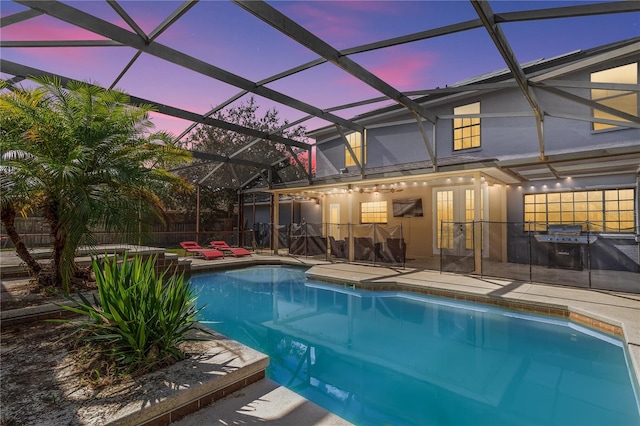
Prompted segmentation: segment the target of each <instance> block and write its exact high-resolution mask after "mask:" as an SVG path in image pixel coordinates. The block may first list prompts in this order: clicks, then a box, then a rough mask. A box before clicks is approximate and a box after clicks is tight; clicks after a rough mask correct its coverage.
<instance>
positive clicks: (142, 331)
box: [64, 255, 202, 374]
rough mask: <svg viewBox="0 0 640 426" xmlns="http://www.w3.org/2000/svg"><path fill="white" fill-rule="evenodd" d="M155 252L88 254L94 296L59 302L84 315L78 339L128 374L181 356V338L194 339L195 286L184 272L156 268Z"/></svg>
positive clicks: (196, 311) (154, 366) (195, 316)
mask: <svg viewBox="0 0 640 426" xmlns="http://www.w3.org/2000/svg"><path fill="white" fill-rule="evenodd" d="M155 260H156V258H155V256H153V257H149V258H147V259H142V258H141V257H139V256H136V257H134V258H133V259H128V258H127V256H126V255H125V257H124V259H123V260H122V262H121V263H120V262H118V261H117V259H116V258H115V257H111V258H109V257H105V259H104V264H103V265H102V264H100V262H99V261H98V260H96V259H94V260H93V271H94V273H95V275H96V283H97V286H98V296H99V297H96V296H95V295H94V296H93V300H92V301H89V300H88V298H87V297H85V296H82V295H79V296H78V299H77V300H76V299H73V298H71V297H68V299H69V300H72V301H73V303H72V304H71V305H69V306H65V307H64V308H65V309H66V310H68V311H71V312H75V313H77V314H80V315H83V316H85V317H89V319H90V320H89V321H83V322H80V323H79V328H80V331H82V333H79V335H80V336H81V338H82V339H87V340H88V341H90V342H91V343H93V344H95V345H96V350H99V351H100V352H101V353H103V354H106V356H107V357H108V358H109V360H110V361H112V362H114V363H115V364H116V365H117V366H118V368H119V370H120V371H125V372H127V373H130V374H135V373H139V372H145V371H150V370H153V369H155V368H157V367H160V366H163V365H167V364H171V363H173V362H175V361H177V360H180V359H183V358H184V354H183V353H182V352H181V351H180V348H179V346H180V344H181V343H183V342H186V341H189V340H198V339H197V338H195V337H193V334H192V333H191V332H192V331H193V330H195V329H196V328H197V316H198V314H199V312H200V310H201V309H202V308H197V307H196V295H195V292H194V290H193V289H192V288H191V287H190V286H189V284H188V282H186V281H185V279H184V274H168V271H165V272H162V273H157V272H156V270H155Z"/></svg>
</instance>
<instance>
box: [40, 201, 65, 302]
mask: <svg viewBox="0 0 640 426" xmlns="http://www.w3.org/2000/svg"><path fill="white" fill-rule="evenodd" d="M44 217H45V219H47V221H48V222H49V233H50V235H51V238H52V239H53V252H52V253H51V274H52V275H53V280H54V281H53V285H54V286H56V287H61V288H62V289H63V290H64V291H65V292H66V293H69V283H68V282H66V283H65V280H64V278H63V276H62V269H61V267H60V266H61V264H62V261H63V259H62V255H63V253H64V246H65V243H66V235H65V234H64V232H63V230H62V229H61V227H60V218H59V217H58V202H57V200H54V199H47V201H46V203H45V207H44Z"/></svg>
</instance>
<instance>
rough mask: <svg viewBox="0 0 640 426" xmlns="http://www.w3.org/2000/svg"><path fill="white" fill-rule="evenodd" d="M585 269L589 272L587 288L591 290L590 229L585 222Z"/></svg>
mask: <svg viewBox="0 0 640 426" xmlns="http://www.w3.org/2000/svg"><path fill="white" fill-rule="evenodd" d="M587 268H588V272H589V288H591V227H590V226H589V221H588V220H587Z"/></svg>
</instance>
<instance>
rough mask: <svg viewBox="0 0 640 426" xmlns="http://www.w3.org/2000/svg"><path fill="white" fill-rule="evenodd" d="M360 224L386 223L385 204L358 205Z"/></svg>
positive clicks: (366, 203) (372, 202)
mask: <svg viewBox="0 0 640 426" xmlns="http://www.w3.org/2000/svg"><path fill="white" fill-rule="evenodd" d="M360 223H387V202H386V201H369V202H364V203H360Z"/></svg>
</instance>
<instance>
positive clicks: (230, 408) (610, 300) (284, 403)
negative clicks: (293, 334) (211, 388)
mask: <svg viewBox="0 0 640 426" xmlns="http://www.w3.org/2000/svg"><path fill="white" fill-rule="evenodd" d="M181 260H184V259H181ZM188 260H190V261H191V271H192V272H196V273H197V272H205V271H212V270H217V269H226V268H235V267H243V266H252V265H258V264H286V265H297V266H306V267H309V268H310V269H309V270H308V275H309V276H311V277H314V278H317V279H320V280H323V281H328V282H334V283H338V282H339V283H344V284H342V285H347V286H357V287H363V288H368V289H380V290H394V289H395V290H404V291H412V292H418V293H423V294H432V295H438V296H445V297H451V298H457V299H463V300H471V301H479V302H483V303H489V304H492V305H500V306H504V307H507V308H512V309H518V310H526V311H532V312H536V313H547V314H550V315H556V316H561V317H565V318H567V319H572V320H576V321H578V322H582V323H586V324H588V325H591V326H593V327H596V328H599V329H602V330H604V331H608V332H610V333H612V334H618V335H621V337H622V339H623V341H624V342H625V344H626V348H627V351H628V354H629V355H630V358H631V363H632V365H633V369H634V372H635V374H636V381H638V382H640V294H633V293H623V292H612V291H601V290H588V289H582V288H574V287H567V286H559V285H549V284H538V283H527V282H520V281H512V280H505V279H492V278H487V277H475V276H466V275H457V274H448V273H440V272H438V271H431V270H423V269H419V268H409V267H406V268H389V267H383V266H368V265H358V264H347V263H330V262H326V261H317V260H314V259H297V258H292V257H288V256H273V255H259V254H254V255H253V256H251V257H242V258H234V257H226V258H224V259H215V260H209V261H207V260H204V259H199V258H188ZM0 265H6V264H4V262H2V260H1V259H0ZM639 279H640V276H639ZM5 284H8V281H6V280H3V287H4V286H5ZM238 422H240V423H253V422H260V423H271V424H279V425H288V424H291V425H297V424H305V425H334V424H349V423H348V422H346V421H344V420H343V419H340V418H339V417H337V416H335V415H333V414H331V413H328V412H326V411H325V410H323V409H322V408H320V407H318V406H316V405H315V404H313V403H310V402H308V401H306V400H304V399H303V398H301V397H299V396H298V395H296V394H295V393H293V392H291V391H289V390H287V389H286V388H284V387H281V386H278V385H277V384H275V383H273V382H271V381H269V380H266V379H265V380H261V381H260V382H258V383H254V384H252V385H250V386H248V387H246V388H244V389H242V390H240V391H238V392H236V393H235V394H233V395H231V396H229V397H227V398H225V399H223V400H220V401H217V402H215V403H214V404H213V405H211V406H209V407H206V408H204V409H202V410H200V411H197V412H196V413H193V414H191V415H189V416H187V417H185V418H183V419H182V420H181V421H180V422H179V423H178V424H179V425H182V426H190V425H193V426H195V425H200V424H214V423H216V424H225V423H226V424H238Z"/></svg>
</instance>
